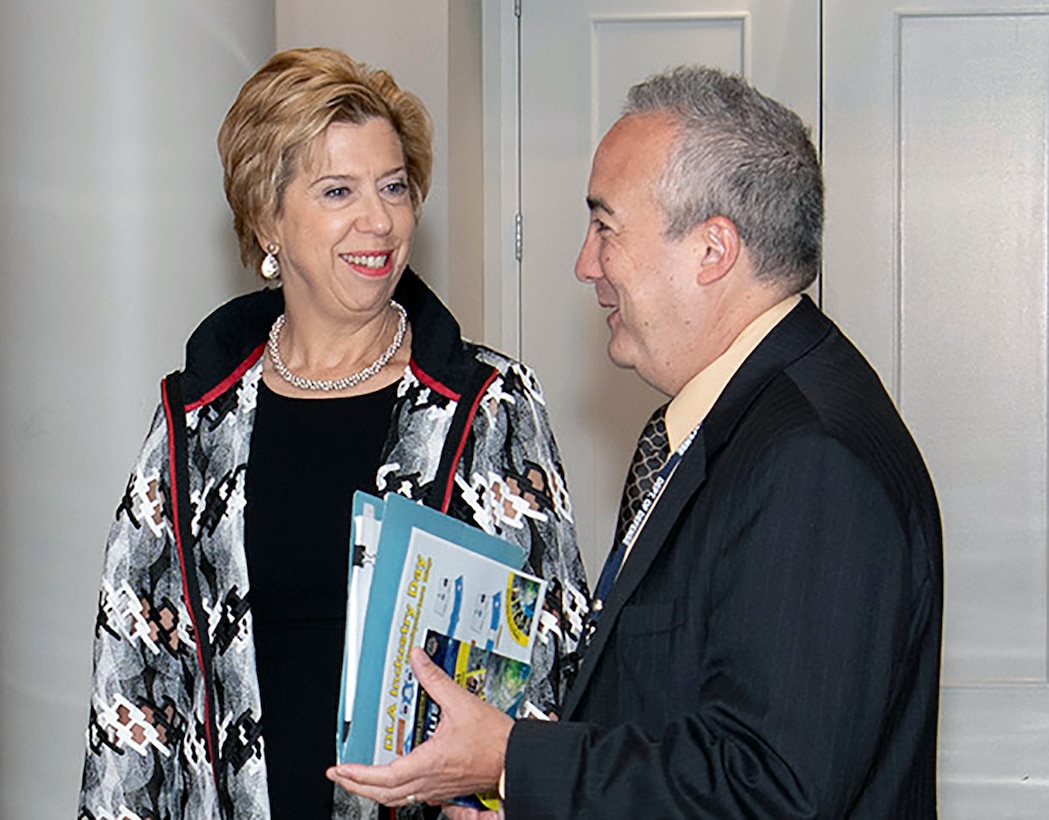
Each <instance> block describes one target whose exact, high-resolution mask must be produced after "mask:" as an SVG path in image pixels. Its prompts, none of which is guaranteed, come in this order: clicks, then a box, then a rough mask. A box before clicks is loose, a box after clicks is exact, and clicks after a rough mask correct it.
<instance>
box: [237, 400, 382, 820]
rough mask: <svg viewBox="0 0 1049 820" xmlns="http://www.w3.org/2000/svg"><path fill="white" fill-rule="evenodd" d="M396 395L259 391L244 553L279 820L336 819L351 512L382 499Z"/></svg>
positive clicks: (265, 735)
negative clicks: (379, 489) (358, 500)
mask: <svg viewBox="0 0 1049 820" xmlns="http://www.w3.org/2000/svg"><path fill="white" fill-rule="evenodd" d="M396 394H397V384H396V383H394V384H392V385H390V386H389V387H385V388H383V389H381V390H378V391H376V392H374V393H369V394H366V395H362V396H351V397H348V398H328V399H293V398H287V397H285V396H279V395H277V394H276V393H274V392H273V391H271V390H270V389H269V388H267V387H266V386H265V385H264V384H263V383H262V382H261V381H260V382H259V390H258V404H257V408H256V411H255V427H254V430H253V432H252V438H251V452H250V455H249V456H248V471H247V484H246V487H245V494H246V498H247V507H246V509H245V517H244V542H245V550H246V552H247V560H248V576H249V578H250V581H251V591H250V595H249V600H250V602H251V609H252V616H253V619H254V630H255V654H256V663H257V666H258V675H259V688H260V692H261V697H262V733H263V739H264V743H265V746H264V748H265V755H266V773H267V777H268V780H269V795H270V805H271V810H272V816H273V817H274V818H275V820H278V819H279V818H295V819H296V820H299V818H304V819H305V820H311V818H322V817H323V818H328V817H331V810H332V788H333V784H332V783H331V781H330V780H328V779H327V778H325V776H324V771H325V769H327V768H328V767H329V766H331V765H333V764H334V763H335V727H336V712H337V710H338V703H339V678H340V675H341V673H342V655H343V639H344V629H345V623H346V581H347V572H348V568H349V538H350V503H351V498H352V496H353V493H354V491H356V490H364V491H366V492H371V493H374V492H375V491H376V487H375V474H376V471H377V469H378V467H379V465H380V464H381V463H382V462H381V460H380V459H381V455H382V447H383V444H384V442H385V440H386V435H387V429H388V427H389V424H390V415H391V412H392V409H393V403H394V399H395V398H396Z"/></svg>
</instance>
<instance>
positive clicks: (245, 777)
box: [78, 270, 586, 820]
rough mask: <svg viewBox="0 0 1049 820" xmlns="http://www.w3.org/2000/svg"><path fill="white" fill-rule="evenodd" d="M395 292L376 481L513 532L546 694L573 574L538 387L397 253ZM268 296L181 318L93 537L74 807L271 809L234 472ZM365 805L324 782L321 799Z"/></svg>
mask: <svg viewBox="0 0 1049 820" xmlns="http://www.w3.org/2000/svg"><path fill="white" fill-rule="evenodd" d="M395 298H396V299H397V300H398V301H399V302H400V303H401V304H402V305H404V307H405V308H406V310H407V311H408V316H409V318H410V320H411V323H412V336H413V342H412V348H413V349H412V361H411V364H410V365H409V367H407V368H406V369H405V373H404V376H403V377H402V378H401V381H400V384H399V386H398V392H397V399H396V403H395V406H394V411H393V415H392V417H391V423H390V431H389V435H388V439H387V442H386V445H385V448H384V450H383V453H384V455H383V459H382V461H383V463H382V466H381V467H380V468H379V471H378V475H377V485H378V488H379V492H380V493H384V492H396V493H400V494H402V495H405V496H407V497H409V498H412V499H417V500H419V501H421V502H423V503H425V504H427V505H429V506H432V507H435V508H437V509H441V510H444V511H446V512H447V513H449V514H450V515H452V516H454V517H456V518H458V519H460V520H463V521H468V522H470V523H471V524H474V525H476V526H478V527H481V528H482V529H484V530H485V531H487V532H490V533H494V534H496V535H499V536H502V537H504V538H506V539H508V540H510V541H512V542H514V543H517V544H519V545H521V547H522V548H523V549H524V550H525V551H526V553H527V556H528V561H527V568H528V569H529V570H530V571H532V572H535V573H538V574H542V575H543V576H544V577H546V578H548V579H551V580H552V582H553V583H551V585H550V586H551V589H552V594H550V595H548V600H547V611H545V612H544V613H543V615H542V620H541V627H540V629H541V635H540V640H539V641H538V642H537V647H536V652H535V656H534V658H533V668H534V672H533V679H532V682H531V683H530V686H529V690H528V692H527V697H526V705H528V706H529V708H535V709H538V710H540V711H542V712H544V713H545V712H549V711H550V710H552V709H556V707H557V705H558V703H559V701H560V696H561V694H562V693H563V689H564V685H565V682H564V680H563V677H564V674H563V672H562V670H563V669H564V668H565V664H564V663H562V659H563V658H564V657H566V656H568V655H569V654H570V653H571V652H572V651H573V650H574V649H575V643H576V640H577V639H578V635H579V632H580V629H581V625H582V617H581V616H582V613H583V611H584V610H585V598H586V584H585V581H584V578H583V569H582V564H581V562H580V558H579V553H578V550H577V548H576V543H575V535H574V529H573V524H572V515H571V507H570V504H569V499H568V494H567V491H566V488H565V479H564V473H563V469H562V466H561V463H560V458H559V455H558V452H557V446H556V444H555V442H554V439H553V436H552V434H551V432H550V429H549V425H548V422H547V416H546V410H545V405H544V400H543V394H542V391H541V388H540V386H539V384H538V383H537V382H536V380H535V378H534V376H533V375H532V373H531V372H530V371H529V370H528V369H527V368H526V367H524V366H522V365H521V364H519V363H517V362H515V361H512V360H510V359H508V358H506V357H504V356H502V355H500V354H498V353H495V352H494V351H492V350H489V349H487V348H484V347H481V346H479V345H475V344H472V343H469V342H465V341H464V340H462V338H461V337H460V334H459V328H458V325H457V324H456V322H455V320H454V319H453V318H452V316H451V314H450V313H449V312H448V311H447V309H446V308H445V307H444V306H443V305H442V304H441V303H440V301H439V300H438V299H437V297H436V296H434V294H433V293H431V292H430V291H429V289H427V288H426V286H425V285H424V284H423V283H422V282H421V280H419V279H418V277H417V276H416V275H415V274H414V273H412V271H410V270H408V271H405V274H404V276H403V278H402V280H401V282H400V283H399V285H398V288H397V292H396V294H395ZM282 310H283V296H282V294H281V293H280V291H279V290H264V291H259V292H257V293H253V294H250V295H248V296H242V297H239V298H237V299H234V300H233V301H231V302H229V303H227V304H226V305H224V306H223V307H221V308H219V309H218V310H217V311H215V312H214V313H213V314H212V315H211V316H210V317H208V318H207V319H206V320H205V321H204V322H203V323H202V324H201V325H200V327H198V328H197V330H196V331H195V332H194V333H193V335H192V336H191V338H190V340H189V342H188V344H187V346H186V366H185V369H184V370H183V371H181V372H179V373H175V374H172V375H170V376H168V377H167V378H166V379H165V380H164V382H163V384H162V398H163V400H162V403H161V406H160V407H159V408H158V410H157V413H156V415H155V417H154V420H153V424H152V427H151V429H150V432H149V434H148V436H147V438H146V441H145V444H144V446H143V448H142V451H141V453H140V455H139V457H138V461H137V463H136V464H135V467H134V470H133V471H132V473H131V476H130V479H129V481H128V485H127V489H126V491H125V493H124V497H123V499H122V500H121V502H120V505H119V507H118V508H117V511H116V520H115V522H114V524H113V527H112V530H111V532H110V536H109V542H108V545H107V548H106V556H105V565H104V570H103V578H102V588H101V592H100V594H99V605H98V615H97V619H96V623H95V644H94V681H93V691H92V697H91V709H90V716H89V725H88V730H87V752H86V756H85V766H84V777H83V785H82V791H81V796H80V813H79V815H78V816H79V818H81V820H168V819H169V818H171V819H172V820H173V819H174V818H193V820H207V819H208V818H237V819H238V820H239V819H240V818H251V819H252V820H254V819H255V818H268V817H269V803H268V797H267V787H266V765H265V733H264V729H263V725H264V716H263V715H262V714H261V710H260V700H259V686H258V679H257V676H256V672H255V650H254V644H253V641H252V620H251V609H250V607H249V605H248V602H247V592H248V573H247V563H246V558H245V551H244V543H243V532H244V507H245V498H244V478H245V472H246V469H247V464H248V450H249V446H250V442H251V431H252V425H253V422H254V414H255V397H256V390H257V386H258V382H259V378H260V376H261V373H262V354H263V350H264V341H265V338H266V334H267V332H268V329H269V327H270V325H271V324H272V322H273V320H274V319H275V318H276V316H277V315H278V314H279V313H280V312H281V311H282ZM173 487H174V490H173V489H172V488H173ZM334 731H335V726H334V725H333V726H332V732H333V748H334ZM374 809H375V806H374V804H365V801H359V800H358V799H357V798H356V797H354V796H352V795H349V794H347V793H346V792H343V791H342V790H340V789H336V810H335V813H334V817H336V818H357V817H369V816H374ZM417 812H418V809H417V807H413V810H412V811H408V810H402V811H401V812H399V817H411V816H413V815H416V814H417Z"/></svg>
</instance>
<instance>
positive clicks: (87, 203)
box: [0, 0, 274, 819]
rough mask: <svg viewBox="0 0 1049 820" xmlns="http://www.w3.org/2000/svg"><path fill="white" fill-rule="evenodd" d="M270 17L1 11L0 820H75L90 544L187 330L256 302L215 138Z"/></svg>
mask: <svg viewBox="0 0 1049 820" xmlns="http://www.w3.org/2000/svg"><path fill="white" fill-rule="evenodd" d="M273 44H274V10H273V4H272V2H260V0H226V1H225V2H222V3H215V2H210V0H151V2H148V3H144V2H138V1H137V0H98V1H97V2H91V3H84V2H80V0H66V2H63V0H33V2H24V3H23V2H18V3H3V4H0V54H2V55H3V58H2V59H3V69H4V70H3V71H0V111H3V115H2V117H0V260H2V261H0V265H2V267H0V270H2V273H0V285H2V288H0V293H2V295H3V298H2V299H0V764H2V765H0V818H27V817H32V818H45V819H46V818H68V817H73V816H74V815H75V812H76V795H77V790H78V787H79V782H80V769H81V764H82V759H83V744H84V729H85V726H86V722H87V710H88V700H87V698H88V682H89V670H90V650H91V638H92V634H93V628H94V621H95V611H96V606H97V604H96V601H97V590H98V580H99V573H100V570H101V566H102V547H103V544H104V542H105V536H106V532H107V529H108V526H109V522H110V520H111V519H112V515H113V511H114V509H115V508H116V505H117V503H118V502H119V499H120V496H121V493H122V492H123V490H124V485H125V483H126V479H127V474H128V469H129V468H130V466H131V463H132V459H133V457H134V454H135V452H136V451H137V449H138V446H139V444H140V443H141V440H142V437H143V436H144V434H145V431H146V427H147V425H148V424H149V421H150V417H151V415H152V411H153V407H154V405H155V404H156V402H157V400H158V398H159V391H158V388H157V384H158V379H159V377H160V376H161V375H162V374H163V373H164V372H166V371H168V370H171V369H174V368H175V367H176V366H178V365H179V364H180V362H181V360H182V346H183V343H184V341H185V338H186V336H187V335H188V333H189V331H190V330H191V329H192V328H193V326H194V325H195V324H196V322H197V321H198V320H199V319H200V318H201V317H202V316H203V315H204V314H205V313H206V312H207V311H208V310H209V309H210V308H211V307H213V306H214V305H216V304H218V303H219V302H221V301H223V300H225V299H226V298H228V297H229V296H231V295H232V294H233V293H234V292H237V291H243V290H247V289H249V288H251V287H254V286H255V285H254V283H253V281H252V279H251V278H250V277H249V276H248V275H247V274H246V273H244V272H243V271H242V270H241V269H240V266H239V263H238V262H237V261H236V250H235V242H234V241H233V234H232V230H231V220H230V218H229V217H228V216H227V209H226V205H225V200H224V198H223V194H222V177H221V171H220V167H219V162H218V157H217V153H216V149H215V134H216V132H217V130H218V127H219V124H220V122H221V120H222V117H223V116H224V115H225V112H226V109H227V108H228V106H229V105H230V103H231V102H232V100H233V97H234V95H235V94H236V91H237V89H238V88H239V86H240V84H241V83H242V82H243V81H244V80H245V79H246V78H247V77H248V75H249V74H250V73H251V72H252V71H253V70H254V69H255V68H256V67H257V66H258V65H259V64H260V63H261V62H262V61H263V60H264V59H265V58H266V57H267V56H268V55H269V53H270V52H271V51H272V49H273Z"/></svg>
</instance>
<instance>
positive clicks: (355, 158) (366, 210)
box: [260, 119, 416, 321]
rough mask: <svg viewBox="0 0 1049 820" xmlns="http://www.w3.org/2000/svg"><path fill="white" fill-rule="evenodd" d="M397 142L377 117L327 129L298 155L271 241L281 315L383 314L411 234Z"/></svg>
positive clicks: (412, 228) (362, 316)
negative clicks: (281, 288) (275, 248)
mask: <svg viewBox="0 0 1049 820" xmlns="http://www.w3.org/2000/svg"><path fill="white" fill-rule="evenodd" d="M415 224H416V223H415V212H414V210H413V208H412V202H411V196H410V194H409V187H408V173H407V171H406V169H405V162H404V151H403V150H402V148H401V140H400V137H398V135H397V132H396V131H395V130H394V128H393V126H392V125H391V124H390V123H389V122H388V121H387V120H385V119H370V120H367V121H365V122H364V123H362V124H360V125H355V124H352V123H342V122H337V123H332V124H331V125H330V126H328V128H327V130H326V131H325V132H324V133H323V134H321V135H320V136H319V137H318V138H317V140H316V142H315V143H314V144H312V145H311V146H308V147H307V149H306V150H304V151H303V152H302V156H301V157H300V159H299V168H298V170H297V171H296V173H295V175H294V176H293V177H292V179H291V181H290V182H289V183H288V186H287V188H286V189H285V191H284V196H283V198H282V202H281V208H280V213H279V214H278V215H277V216H276V218H275V219H274V222H273V227H274V230H273V231H272V232H271V234H272V235H269V236H266V237H260V241H263V242H264V244H265V243H268V242H274V243H276V244H277V245H278V246H279V249H280V250H279V258H280V263H281V278H282V280H283V283H284V298H285V303H286V306H287V309H288V311H289V313H298V312H300V311H301V312H303V313H310V314H313V315H315V316H326V317H327V318H330V319H335V320H336V321H339V320H341V319H345V318H350V317H356V318H359V319H362V320H364V319H367V318H368V317H369V316H371V315H374V314H375V313H377V312H379V311H381V310H383V309H384V308H385V306H386V304H387V303H388V302H389V300H390V297H391V296H392V295H393V291H394V288H395V287H396V286H397V282H398V281H399V280H400V277H401V274H402V273H403V272H404V269H405V267H406V266H407V264H408V257H409V255H410V253H411V246H412V236H413V234H414V233H415Z"/></svg>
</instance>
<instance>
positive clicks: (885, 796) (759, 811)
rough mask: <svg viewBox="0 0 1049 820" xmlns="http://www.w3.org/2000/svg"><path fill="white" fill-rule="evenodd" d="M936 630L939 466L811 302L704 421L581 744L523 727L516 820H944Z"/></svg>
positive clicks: (612, 646) (635, 580)
mask: <svg viewBox="0 0 1049 820" xmlns="http://www.w3.org/2000/svg"><path fill="white" fill-rule="evenodd" d="M941 608H942V557H941V533H940V519H939V512H938V509H937V504H936V498H935V495H934V493H933V488H932V484H931V482H930V480H929V476H928V474H927V472H926V469H925V465H924V463H923V461H922V458H921V455H920V454H919V452H918V450H917V448H916V447H915V445H914V442H913V441H912V439H911V437H910V435H909V434H908V432H907V430H906V428H905V427H904V425H903V422H902V421H901V420H900V417H899V415H898V413H897V412H896V409H895V408H894V406H893V404H892V402H891V401H890V399H889V397H888V395H887V394H886V392H885V390H884V389H883V387H882V385H881V382H880V381H879V380H878V377H877V376H876V374H875V373H874V371H873V370H872V369H871V367H870V366H869V365H868V364H867V362H866V360H865V359H864V358H863V356H862V355H861V354H860V353H859V352H858V351H857V350H856V349H855V348H854V347H853V346H852V344H851V343H850V342H849V341H848V340H847V339H846V338H845V337H844V336H843V335H842V334H841V332H840V331H839V330H838V329H837V328H836V327H835V326H834V325H833V324H832V323H831V322H830V321H829V320H828V319H827V318H826V317H824V316H823V315H822V314H821V313H820V312H819V311H818V310H817V309H816V307H815V306H814V305H813V304H812V302H811V301H809V300H808V299H807V298H805V299H803V300H802V302H801V303H800V304H799V305H798V306H797V307H796V308H795V309H794V310H793V311H791V313H790V314H789V315H788V316H787V317H786V318H785V319H784V320H783V321H782V322H780V323H779V324H778V325H777V326H776V327H775V328H774V329H773V330H772V332H771V333H770V334H769V335H768V336H767V337H766V338H765V339H764V340H763V341H762V343H761V344H760V345H759V346H758V348H757V349H756V350H755V351H754V352H753V353H752V354H751V355H750V357H748V359H747V360H746V362H744V364H743V366H742V367H741V368H740V369H739V371H738V372H737V373H736V375H735V376H734V377H733V378H732V380H731V381H730V382H729V384H728V385H727V387H726V388H725V390H724V392H723V393H722V395H721V397H720V398H719V399H718V401H717V403H716V404H715V406H714V407H713V409H712V410H711V412H710V413H709V415H708V416H707V418H706V420H705V421H704V423H703V426H702V428H701V431H700V434H699V435H698V436H697V438H696V440H695V441H694V443H693V444H692V447H691V448H690V449H689V450H688V452H687V454H686V456H685V458H684V459H683V461H682V462H681V464H680V466H679V467H678V470H677V472H676V473H675V474H674V476H673V478H672V479H671V481H670V483H669V485H668V486H667V488H666V490H665V491H664V495H663V497H662V498H661V499H660V501H659V503H658V505H657V506H656V508H655V510H654V511H653V513H652V515H651V517H650V519H649V521H648V523H647V525H646V526H645V528H644V530H643V531H642V532H641V534H640V536H639V537H638V540H637V541H636V543H635V544H634V547H633V550H632V552H631V554H630V556H629V558H628V560H627V562H626V564H625V565H624V567H623V570H622V572H621V574H620V576H619V578H618V579H617V581H616V583H615V586H614V587H613V589H612V592H611V594H610V595H609V598H608V600H607V602H606V606H605V609H604V612H603V614H602V617H601V621H600V624H599V627H598V630H597V633H596V635H595V637H594V641H593V644H592V645H591V647H590V650H589V652H588V654H587V656H586V659H585V661H584V663H583V667H582V669H581V670H580V673H579V677H578V679H577V680H576V682H575V685H574V687H573V689H572V690H571V692H570V693H569V696H568V700H567V703H566V706H565V710H566V711H565V716H564V719H563V721H562V722H561V723H557V724H548V723H542V722H538V721H519V722H518V723H517V724H516V725H515V727H514V729H513V732H512V734H511V737H510V743H509V746H508V749H507V769H506V788H507V800H506V810H507V817H508V820H517V818H529V820H531V818H547V817H550V818H573V820H578V819H579V818H601V820H607V819H608V818H620V817H622V818H635V817H636V818H648V817H651V818H677V817H682V818H684V817H688V818H705V817H717V818H743V817H746V818H758V817H767V818H776V819H777V820H784V819H785V818H801V817H805V818H835V820H840V818H846V817H847V818H879V819H880V820H886V819H887V818H893V820H904V819H905V818H931V817H935V816H936V786H935V784H936V723H937V703H938V684H939V668H940V620H941Z"/></svg>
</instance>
